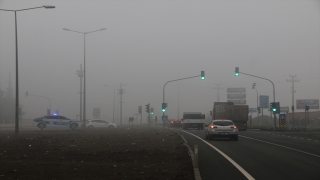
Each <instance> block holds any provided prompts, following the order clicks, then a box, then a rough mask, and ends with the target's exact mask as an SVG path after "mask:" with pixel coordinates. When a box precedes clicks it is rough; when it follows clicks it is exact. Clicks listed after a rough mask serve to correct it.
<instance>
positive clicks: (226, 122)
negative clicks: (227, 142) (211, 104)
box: [213, 121, 233, 126]
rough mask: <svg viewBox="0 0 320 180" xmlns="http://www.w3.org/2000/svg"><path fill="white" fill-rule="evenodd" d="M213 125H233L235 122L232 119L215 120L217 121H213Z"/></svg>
mask: <svg viewBox="0 0 320 180" xmlns="http://www.w3.org/2000/svg"><path fill="white" fill-rule="evenodd" d="M213 125H217V126H231V125H233V122H231V121H215V122H213Z"/></svg>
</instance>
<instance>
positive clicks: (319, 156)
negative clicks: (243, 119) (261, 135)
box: [239, 135, 320, 158]
mask: <svg viewBox="0 0 320 180" xmlns="http://www.w3.org/2000/svg"><path fill="white" fill-rule="evenodd" d="M239 136H240V135H239ZM240 137H243V138H247V139H252V140H256V141H260V142H264V143H267V144H272V145H275V146H279V147H282V148H286V149H290V150H293V151H297V152H301V153H304V154H308V155H311V156H315V157H318V158H320V155H316V154H311V153H308V152H305V151H300V150H298V149H293V148H290V147H287V146H282V145H279V144H275V143H271V142H268V141H263V140H260V139H255V138H251V137H247V136H240Z"/></svg>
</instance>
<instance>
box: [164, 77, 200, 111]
mask: <svg viewBox="0 0 320 180" xmlns="http://www.w3.org/2000/svg"><path fill="white" fill-rule="evenodd" d="M200 76H201V75H198V76H192V77H186V78H182V79H175V80H171V81H168V82H166V83H165V84H164V86H163V99H162V103H165V101H164V96H165V94H164V92H165V87H166V85H167V84H168V83H169V82H174V81H181V80H184V79H191V78H196V77H200ZM162 115H165V112H163V113H162Z"/></svg>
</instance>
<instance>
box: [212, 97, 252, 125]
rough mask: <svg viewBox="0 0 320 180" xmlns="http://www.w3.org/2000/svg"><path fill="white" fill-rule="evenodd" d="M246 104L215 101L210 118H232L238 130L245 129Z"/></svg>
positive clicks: (246, 118)
mask: <svg viewBox="0 0 320 180" xmlns="http://www.w3.org/2000/svg"><path fill="white" fill-rule="evenodd" d="M248 114H249V106H248V105H234V104H233V103H232V102H223V103H215V104H214V107H213V114H212V119H213V120H216V119H228V120H232V121H233V122H234V124H235V125H236V126H237V127H238V129H239V130H242V131H245V130H247V121H248V118H249V117H248Z"/></svg>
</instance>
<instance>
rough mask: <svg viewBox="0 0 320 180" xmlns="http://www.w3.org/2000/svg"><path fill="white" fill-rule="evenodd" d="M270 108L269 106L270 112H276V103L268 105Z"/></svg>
mask: <svg viewBox="0 0 320 180" xmlns="http://www.w3.org/2000/svg"><path fill="white" fill-rule="evenodd" d="M270 106H271V110H272V112H273V113H275V112H276V111H277V107H276V103H275V102H272V103H270Z"/></svg>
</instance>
